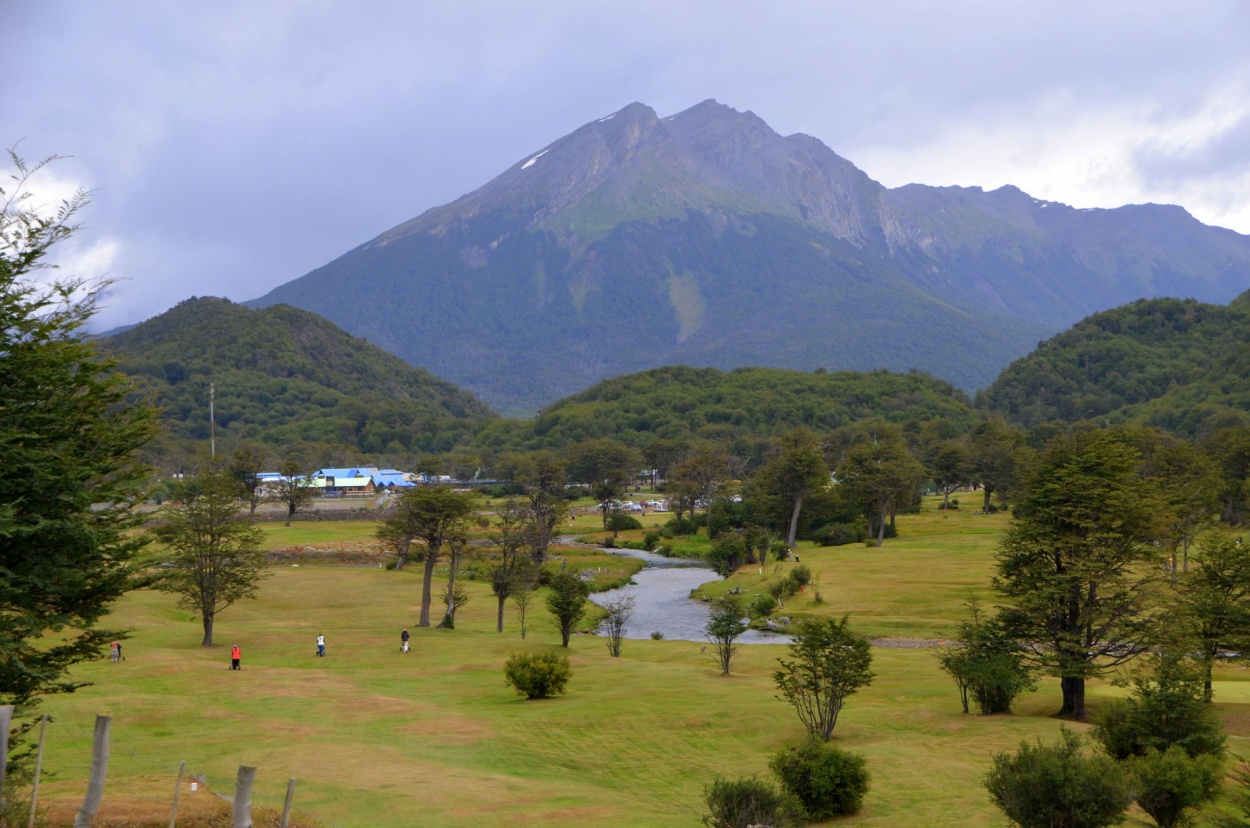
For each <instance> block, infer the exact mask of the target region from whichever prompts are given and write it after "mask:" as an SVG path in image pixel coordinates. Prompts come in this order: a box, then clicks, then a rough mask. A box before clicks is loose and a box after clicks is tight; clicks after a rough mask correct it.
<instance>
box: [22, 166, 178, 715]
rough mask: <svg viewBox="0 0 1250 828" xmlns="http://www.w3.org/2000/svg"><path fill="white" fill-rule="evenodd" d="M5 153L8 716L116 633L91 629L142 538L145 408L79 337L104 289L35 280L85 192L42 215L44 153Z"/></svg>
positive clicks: (151, 422)
mask: <svg viewBox="0 0 1250 828" xmlns="http://www.w3.org/2000/svg"><path fill="white" fill-rule="evenodd" d="M10 160H11V162H12V164H13V165H14V168H15V171H16V172H15V174H14V175H13V176H12V180H13V182H14V183H13V184H12V185H9V186H8V187H7V188H0V459H2V460H3V466H4V474H3V475H0V574H2V576H3V577H0V702H3V703H9V704H16V705H17V706H18V707H19V715H21V712H22V711H24V710H28V709H29V708H30V707H32V706H33V705H35V704H36V703H37V701H38V699H39V698H40V697H41V696H45V695H48V694H51V693H64V692H70V691H73V690H75V689H76V688H78V687H81V686H83V684H84V683H85V682H83V681H82V680H80V679H76V678H73V677H71V676H70V675H69V670H70V668H71V667H73V665H75V664H77V663H79V662H82V661H84V660H87V659H91V658H94V657H96V656H98V655H99V654H100V652H101V651H102V649H103V647H104V645H105V644H106V643H107V642H108V641H110V640H112V639H116V638H121V637H124V633H122V632H121V631H119V630H116V629H102V628H98V627H97V626H96V625H97V624H98V623H99V622H100V621H101V619H102V618H103V617H104V616H105V615H106V614H107V613H108V612H109V608H110V607H111V605H112V604H113V603H114V602H115V601H116V600H117V599H118V598H120V597H121V596H122V595H123V594H124V593H126V592H127V591H129V590H130V589H132V588H134V587H135V586H136V585H137V583H138V581H137V572H138V562H137V560H136V555H137V553H138V552H139V551H140V550H141V549H142V547H143V546H144V545H145V544H146V542H147V541H146V538H144V537H142V536H140V535H137V534H135V533H133V532H132V530H133V529H135V528H136V527H137V526H138V525H139V524H140V522H141V516H140V515H138V514H137V513H136V511H135V508H134V507H135V504H136V503H137V502H138V500H139V499H141V488H142V486H143V485H144V484H145V482H146V479H147V470H146V469H145V468H144V467H143V466H142V465H141V464H140V463H138V462H137V460H136V459H135V456H136V452H137V451H138V450H139V448H140V447H141V446H143V444H144V443H145V442H146V441H147V440H148V439H149V438H150V437H151V436H152V434H153V433H154V430H155V412H154V410H153V408H152V407H151V406H150V405H149V404H147V403H145V402H136V403H127V402H126V400H127V397H128V395H129V392H130V390H131V387H130V383H129V382H128V381H127V380H125V379H124V378H123V377H121V376H120V375H118V374H116V373H114V372H113V364H112V363H111V362H108V361H106V360H100V359H99V358H98V355H97V352H96V349H95V347H94V346H93V345H92V343H91V342H90V341H89V340H88V338H87V336H86V332H85V326H86V324H87V322H88V321H89V320H90V319H91V317H92V315H93V314H94V313H95V310H96V307H95V301H96V297H97V295H98V291H99V290H102V289H103V288H104V287H106V286H107V285H99V286H95V287H92V286H88V285H84V284H83V283H82V282H80V281H77V280H67V281H47V280H43V281H40V280H38V278H37V277H38V276H39V271H40V270H42V269H45V268H48V267H50V265H48V264H46V262H45V261H44V259H45V257H46V256H47V255H48V254H49V253H50V252H51V251H52V249H53V248H54V247H55V246H56V245H58V244H60V243H62V242H64V241H66V240H67V239H68V238H69V237H70V236H72V235H73V234H74V232H75V231H76V230H77V229H78V227H77V225H75V224H74V220H75V217H76V214H77V213H78V211H79V210H80V209H81V208H82V207H83V206H85V205H86V203H87V197H86V194H85V193H82V192H79V193H78V194H77V195H75V196H74V197H72V198H71V199H69V200H67V201H63V202H61V203H60V205H59V206H58V207H57V208H55V210H54V211H53V212H52V213H51V214H44V213H42V212H40V211H38V210H36V209H34V208H32V207H31V206H30V204H31V202H30V200H29V199H30V193H29V191H28V190H27V185H28V183H29V181H30V179H31V177H32V176H34V175H35V174H36V173H38V172H39V171H40V170H41V168H42V167H43V166H44V165H45V164H46V163H48V162H47V161H45V162H43V163H41V164H36V165H33V166H28V165H27V164H26V163H25V162H23V161H22V160H21V159H20V158H19V157H18V156H16V155H15V154H13V153H10ZM50 160H52V159H49V161H50ZM51 633H56V634H57V635H56V636H55V637H50V636H49V634H51Z"/></svg>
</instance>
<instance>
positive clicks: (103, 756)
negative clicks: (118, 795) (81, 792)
mask: <svg viewBox="0 0 1250 828" xmlns="http://www.w3.org/2000/svg"><path fill="white" fill-rule="evenodd" d="M112 724H113V717H112V716H96V717H95V740H94V742H93V744H92V746H91V781H90V782H88V783H87V796H86V798H85V799H83V802H82V807H81V808H79V809H78V815H77V816H75V817H74V828H91V826H92V825H93V824H94V823H95V818H96V814H97V813H98V812H99V810H100V802H101V800H103V799H104V780H105V778H106V777H107V776H108V771H109V728H110V727H111V726H112Z"/></svg>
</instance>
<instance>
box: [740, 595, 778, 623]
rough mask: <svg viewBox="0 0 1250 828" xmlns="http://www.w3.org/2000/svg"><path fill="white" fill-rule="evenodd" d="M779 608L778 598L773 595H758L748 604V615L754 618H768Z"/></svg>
mask: <svg viewBox="0 0 1250 828" xmlns="http://www.w3.org/2000/svg"><path fill="white" fill-rule="evenodd" d="M776 608H777V599H776V598H774V597H773V596H771V595H757V596H755V597H754V598H752V599H751V603H750V604H748V605H747V615H749V616H751V617H752V618H755V619H759V618H767V617H768V616H769V615H770V614H771V613H772V611H773V610H775V609H776Z"/></svg>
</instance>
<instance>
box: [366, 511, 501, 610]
mask: <svg viewBox="0 0 1250 828" xmlns="http://www.w3.org/2000/svg"><path fill="white" fill-rule="evenodd" d="M480 498H481V493H480V492H477V491H470V492H458V491H455V490H454V489H451V488H449V487H447V486H414V487H413V488H411V489H408V490H406V491H405V492H404V493H403V494H402V495H400V496H399V499H398V500H397V501H396V503H395V513H394V514H393V515H391V516H390V517H387V518H386V519H385V520H383V521H382V524H381V526H379V527H378V536H379V537H380V538H383V539H385V540H387V541H388V542H390V543H391V544H392V545H393V546H396V547H397V548H398V547H402V548H403V549H404V550H407V549H408V548H409V547H410V545H411V544H412V543H413V542H416V543H418V544H420V546H421V548H422V550H423V551H424V553H425V571H424V573H423V575H422V582H421V618H420V620H419V621H418V622H417V626H419V627H428V626H430V604H431V602H432V599H433V595H432V589H433V582H434V566H435V564H437V563H438V561H439V559H440V558H441V557H442V555H443V551H444V548H445V547H446V548H449V549H451V551H452V554H453V555H455V554H456V550H457V549H458V548H459V545H458V543H453V542H454V541H459V540H460V539H462V538H464V537H465V535H466V533H467V532H468V529H469V526H470V525H471V523H472V519H473V515H474V513H475V510H476V509H477V504H478V501H479V500H480ZM404 555H405V557H406V555H407V552H406V551H405V553H404ZM457 560H458V559H457ZM397 568H398V567H397ZM452 589H453V590H454V583H453V584H452ZM448 594H449V595H451V596H453V597H454V591H453V592H451V593H448ZM448 611H449V612H448V614H450V615H451V616H452V618H453V619H454V616H455V607H454V604H453V603H452V602H449V603H448ZM444 618H447V614H445V615H444Z"/></svg>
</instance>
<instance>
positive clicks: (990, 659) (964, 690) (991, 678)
mask: <svg viewBox="0 0 1250 828" xmlns="http://www.w3.org/2000/svg"><path fill="white" fill-rule="evenodd" d="M968 613H969V616H970V618H969V619H968V620H967V621H962V622H960V625H959V641H958V642H957V644H958V646H956V647H954V648H951V649H946V650H943V651H942V652H941V653H940V654H939V655H938V662H939V664H941V667H942V670H943V671H944V672H946V673H947V674H948V675H950V676H951V678H953V679H955V684H956V685H958V686H959V695H960V699H961V701H962V702H963V706H964V712H965V713H967V712H968V700H969V698H971V699H972V700H973V701H975V702H976V703H977V706H978V708H980V710H981V713H982V714H984V715H990V714H992V713H1010V712H1011V704H1012V702H1013V701H1015V698H1016V696H1018V695H1020V694H1021V693H1023V692H1024V691H1026V690H1032V689H1033V688H1034V687H1035V686H1036V683H1035V682H1034V681H1033V677H1032V675H1030V673H1029V670H1028V667H1027V665H1026V664H1025V663H1024V652H1023V650H1022V648H1021V646H1020V644H1019V643H1018V642H1017V641H1016V640H1015V639H1014V638H1012V637H1011V636H1010V635H1009V634H1008V633H1007V631H1006V630H1005V629H1004V628H1003V625H1002V624H1001V623H1000V622H999V620H998V619H996V618H990V619H987V618H985V617H984V615H983V614H982V612H981V606H980V603H979V602H978V601H977V600H976V599H975V598H974V599H972V600H971V601H969V602H968Z"/></svg>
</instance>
